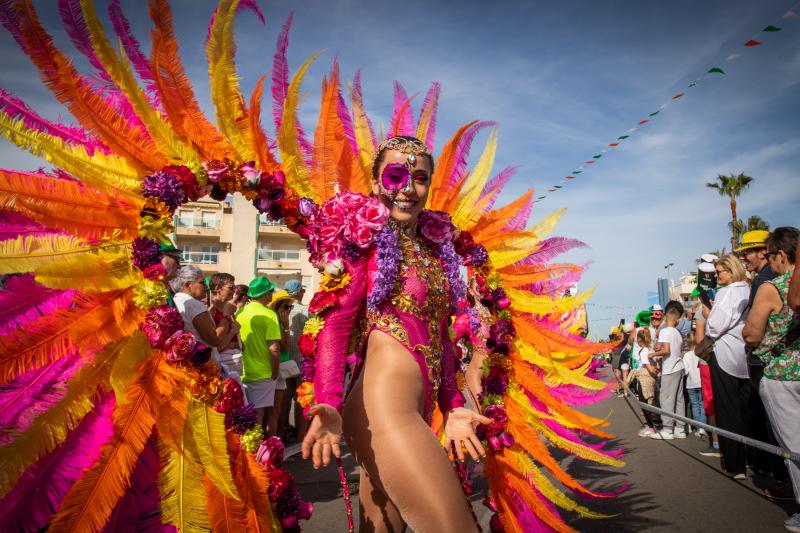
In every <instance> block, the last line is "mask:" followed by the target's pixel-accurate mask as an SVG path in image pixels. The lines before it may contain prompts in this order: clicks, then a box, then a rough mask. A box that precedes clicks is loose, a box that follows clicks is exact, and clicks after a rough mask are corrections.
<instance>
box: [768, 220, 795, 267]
mask: <svg viewBox="0 0 800 533" xmlns="http://www.w3.org/2000/svg"><path fill="white" fill-rule="evenodd" d="M798 236H800V231H798V229H797V228H793V227H792V226H781V227H780V228H775V229H774V230H773V231H772V233H770V234H769V237H768V238H767V251H768V252H771V253H776V252H783V253H785V254H786V258H787V259H788V260H789V262H790V263H792V264H794V263H795V260H796V259H797V258H796V257H795V252H796V250H797V238H798Z"/></svg>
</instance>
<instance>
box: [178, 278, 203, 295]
mask: <svg viewBox="0 0 800 533" xmlns="http://www.w3.org/2000/svg"><path fill="white" fill-rule="evenodd" d="M183 292H185V293H186V294H188V295H189V296H191V297H192V298H194V299H195V300H200V301H204V300H205V299H206V281H205V279H203V277H202V276H201V277H199V278H197V279H196V280H194V281H190V282H189V283H187V284H185V285H184V286H183Z"/></svg>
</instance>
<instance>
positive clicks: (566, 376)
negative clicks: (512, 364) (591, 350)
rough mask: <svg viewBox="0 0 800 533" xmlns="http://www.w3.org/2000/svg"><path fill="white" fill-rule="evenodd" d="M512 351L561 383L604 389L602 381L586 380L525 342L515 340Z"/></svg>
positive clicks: (581, 374)
mask: <svg viewBox="0 0 800 533" xmlns="http://www.w3.org/2000/svg"><path fill="white" fill-rule="evenodd" d="M514 349H515V350H517V351H518V352H519V355H520V357H521V358H522V359H523V360H525V361H528V362H529V363H532V364H534V365H536V366H538V367H539V368H541V369H542V370H544V371H545V372H547V373H548V374H549V375H552V376H556V377H558V379H560V380H561V382H562V383H567V384H571V385H578V386H580V387H583V388H585V389H589V390H603V389H604V388H605V387H606V384H605V383H603V382H602V381H599V380H596V379H592V378H588V377H586V376H585V375H584V374H583V373H581V372H580V371H574V370H570V369H569V368H567V367H566V366H564V365H562V364H558V363H555V362H553V360H552V359H549V358H546V357H543V356H542V355H541V354H540V353H539V352H537V351H536V350H535V349H533V348H532V347H531V346H530V345H529V344H527V343H525V342H520V341H517V340H515V341H514Z"/></svg>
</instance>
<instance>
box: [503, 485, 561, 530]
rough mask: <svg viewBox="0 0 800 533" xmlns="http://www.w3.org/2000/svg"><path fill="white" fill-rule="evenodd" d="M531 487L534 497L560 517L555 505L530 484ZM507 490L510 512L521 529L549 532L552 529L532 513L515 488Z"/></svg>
mask: <svg viewBox="0 0 800 533" xmlns="http://www.w3.org/2000/svg"><path fill="white" fill-rule="evenodd" d="M531 488H532V489H533V490H532V492H533V493H534V495H535V496H536V499H538V500H539V501H540V502H541V503H542V505H544V506H545V507H547V509H548V510H549V511H550V512H551V513H552V514H554V515H555V516H559V517H560V515H559V514H558V511H557V510H556V507H555V506H554V505H553V504H552V503H551V502H550V501H549V500H548V499H547V498H545V497H544V496H542V493H540V492H539V491H538V490H536V487H535V486H531ZM508 490H509V492H507V494H508V496H507V498H508V500H509V502H510V503H511V512H512V513H513V514H514V518H515V519H516V520H517V523H519V525H520V528H521V530H522V531H525V532H529V533H550V532H552V531H553V530H552V529H551V528H550V526H548V525H547V524H545V523H544V522H542V521H541V520H540V519H539V517H537V516H536V515H535V514H534V512H533V510H532V509H530V508H529V507H528V506H527V505H526V504H525V502H524V501H523V500H522V498H521V497H520V496H519V493H518V492H517V491H516V490H514V489H511V488H509V489H508Z"/></svg>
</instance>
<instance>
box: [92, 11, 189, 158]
mask: <svg viewBox="0 0 800 533" xmlns="http://www.w3.org/2000/svg"><path fill="white" fill-rule="evenodd" d="M81 8H82V10H83V18H84V20H85V21H86V27H87V28H88V30H89V38H90V39H91V41H92V48H94V51H95V52H96V53H97V57H98V59H100V61H101V62H102V63H103V66H104V67H105V69H106V71H107V72H108V75H109V76H110V77H111V79H112V80H113V81H114V83H115V84H116V85H117V86H118V87H119V88H120V90H122V92H123V93H125V96H126V97H127V98H128V101H129V102H130V104H131V106H132V107H133V109H134V111H135V112H136V115H137V116H138V117H139V118H140V119H141V121H142V123H143V124H144V125H145V127H146V128H147V132H148V133H149V134H150V137H152V139H153V142H154V143H155V145H156V147H157V148H158V149H159V150H160V151H161V152H162V154H164V155H165V156H167V157H168V158H170V159H171V160H172V161H174V162H177V163H183V164H186V163H198V162H199V156H198V154H197V152H196V151H195V150H194V149H193V148H191V147H190V146H189V145H188V144H186V143H184V142H183V141H182V140H181V139H180V138H178V136H177V135H176V134H175V131H174V130H173V129H172V128H171V127H170V126H169V124H167V122H166V121H165V120H164V118H163V117H162V116H161V114H160V113H159V112H158V111H156V110H155V109H153V107H152V106H151V105H150V104H149V103H148V102H147V97H146V96H145V94H144V91H143V90H142V88H141V87H139V84H138V83H137V82H136V76H135V75H134V73H133V69H132V68H131V65H130V61H129V60H128V57H127V56H126V55H125V53H124V52H123V51H120V53H119V54H118V53H117V52H115V51H114V48H113V47H112V46H111V43H110V42H109V41H108V38H107V37H106V33H105V30H104V29H103V25H102V24H100V21H99V20H98V19H97V13H96V12H95V10H94V2H93V1H92V0H81Z"/></svg>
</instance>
